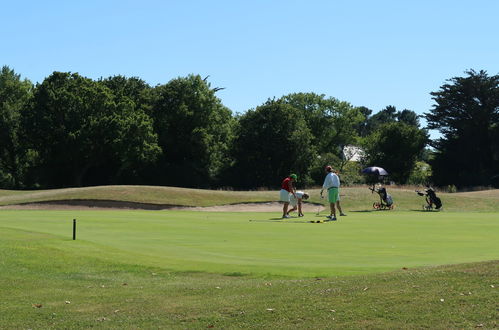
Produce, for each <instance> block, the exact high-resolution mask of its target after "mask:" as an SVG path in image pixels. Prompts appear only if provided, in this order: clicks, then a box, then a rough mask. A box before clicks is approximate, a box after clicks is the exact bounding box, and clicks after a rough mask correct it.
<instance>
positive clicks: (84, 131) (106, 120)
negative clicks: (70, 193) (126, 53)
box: [23, 72, 160, 187]
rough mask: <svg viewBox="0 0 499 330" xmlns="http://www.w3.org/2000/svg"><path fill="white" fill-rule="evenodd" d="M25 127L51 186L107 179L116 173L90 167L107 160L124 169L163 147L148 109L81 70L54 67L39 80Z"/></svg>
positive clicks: (46, 182)
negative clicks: (116, 94)
mask: <svg viewBox="0 0 499 330" xmlns="http://www.w3.org/2000/svg"><path fill="white" fill-rule="evenodd" d="M23 127H24V129H25V134H26V137H27V141H29V143H30V146H31V147H32V148H33V149H34V150H36V152H37V153H38V156H39V166H38V175H39V177H40V182H41V184H42V185H43V186H46V187H61V186H81V185H84V184H86V183H87V182H90V183H92V184H96V183H101V184H107V183H110V182H112V178H109V177H108V178H100V180H95V179H94V178H92V177H89V173H95V172H99V168H101V167H102V166H107V164H108V163H112V164H116V166H117V167H116V168H114V172H115V174H116V173H120V172H121V171H124V170H127V169H130V168H131V167H134V166H136V165H137V164H138V163H141V162H148V161H152V160H154V159H155V157H157V155H158V153H159V152H160V149H159V148H158V146H157V143H156V141H157V136H156V135H155V134H154V132H153V128H152V122H151V119H150V118H149V117H148V116H147V115H146V114H145V113H144V112H141V111H139V110H137V109H135V108H134V104H133V102H131V101H130V100H129V99H121V100H118V102H115V98H114V96H113V94H112V92H111V91H110V90H109V89H108V88H107V87H105V86H104V85H102V84H101V83H98V82H95V81H92V80H91V79H88V78H85V77H82V76H80V75H78V74H76V73H74V74H71V73H64V72H54V73H53V74H52V75H50V76H49V77H48V78H46V79H45V80H44V81H43V82H42V83H41V84H39V85H37V86H36V89H35V92H34V98H33V104H32V106H31V107H30V108H29V109H26V110H25V111H23ZM96 181H97V182H96Z"/></svg>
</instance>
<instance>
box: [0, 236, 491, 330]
mask: <svg viewBox="0 0 499 330" xmlns="http://www.w3.org/2000/svg"><path fill="white" fill-rule="evenodd" d="M2 233H3V234H2V240H0V255H1V260H2V263H1V266H2V269H1V271H2V276H1V277H0V288H1V291H2V300H1V301H0V308H1V310H2V322H1V323H0V328H1V329H29V328H31V329H86V328H97V329H127V328H132V329H150V328H168V329H186V328H189V329H203V328H212V327H213V328H231V329H233V328H249V329H251V328H255V329H257V328H258V329H261V328H279V329H296V328H308V329H326V328H337V329H358V328H377V329H387V328H389V329H401V328H412V329H421V328H431V329H449V328H470V329H471V328H475V327H480V328H482V327H483V328H487V329H492V328H496V327H497V310H496V308H497V286H498V285H499V283H498V281H497V279H498V278H499V263H498V262H497V261H491V262H482V263H470V264H461V265H452V266H440V267H423V268H408V269H399V270H396V271H393V272H389V273H382V274H372V275H362V276H348V277H328V278H305V279H293V280H289V279H288V280H286V279H272V280H268V279H261V278H248V277H244V276H237V274H228V275H221V274H209V273H183V272H172V271H168V270H165V269H163V268H159V267H146V266H143V265H141V264H140V260H137V263H121V262H120V261H119V260H116V261H114V262H112V261H103V260H101V259H100V258H99V257H98V256H95V257H84V258H82V257H81V256H78V255H74V254H72V253H71V251H67V250H62V249H56V248H51V247H50V246H47V244H46V242H47V241H48V240H51V239H53V237H51V236H50V235H46V234H40V233H35V232H31V233H30V232H22V231H17V230H7V231H5V230H4V231H2ZM84 247H85V246H84V245H80V246H79V248H84Z"/></svg>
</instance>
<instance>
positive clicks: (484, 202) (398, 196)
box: [0, 186, 499, 212]
mask: <svg viewBox="0 0 499 330" xmlns="http://www.w3.org/2000/svg"><path fill="white" fill-rule="evenodd" d="M308 192H309V193H310V195H311V198H310V200H309V202H311V203H324V200H323V199H320V197H319V189H310V190H308ZM388 193H390V194H391V195H392V196H393V199H394V201H395V204H396V208H397V209H398V210H422V205H424V204H425V203H426V202H425V200H424V198H423V197H420V196H418V195H417V194H416V193H415V192H414V190H412V189H405V188H393V189H392V188H390V187H389V188H388ZM439 197H440V198H441V199H442V202H443V204H444V210H447V211H460V212H470V211H477V212H499V189H495V190H487V191H477V192H466V193H452V194H451V193H439ZM341 198H342V204H343V205H344V206H345V207H346V208H348V209H349V210H370V209H371V206H372V204H373V202H375V201H379V197H378V195H377V194H372V193H371V191H370V190H369V189H367V186H366V187H345V188H342V189H341ZM61 200H108V201H125V202H136V203H148V204H157V205H180V206H214V205H225V204H236V203H247V202H268V201H277V200H278V192H277V191H222V190H216V191H213V190H203V189H188V188H176V187H154V186H98V187H87V188H67V189H54V190H42V191H9V190H0V205H9V204H19V203H32V202H42V201H45V202H46V201H61Z"/></svg>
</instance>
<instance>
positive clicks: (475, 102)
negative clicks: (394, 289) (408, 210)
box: [425, 70, 499, 187]
mask: <svg viewBox="0 0 499 330" xmlns="http://www.w3.org/2000/svg"><path fill="white" fill-rule="evenodd" d="M465 73H466V74H467V76H465V77H454V78H451V79H449V80H448V83H446V84H444V85H442V86H441V87H440V90H439V91H437V92H432V93H431V95H432V96H433V100H434V101H435V103H436V104H435V105H434V106H433V108H432V109H431V110H430V112H429V113H426V114H425V118H426V120H427V122H428V128H429V129H436V130H438V131H439V132H440V133H441V134H442V137H441V138H439V139H437V140H436V141H434V142H433V144H432V146H433V147H434V148H435V150H436V152H435V156H434V159H433V161H432V162H431V165H432V169H433V180H434V182H435V183H436V184H438V185H450V184H455V185H456V186H458V187H463V186H472V185H489V184H491V180H492V179H493V178H494V176H495V175H498V174H499V170H498V169H499V139H498V136H499V75H495V76H489V75H488V74H487V73H486V71H483V70H482V71H480V72H475V71H474V70H469V71H466V72H465Z"/></svg>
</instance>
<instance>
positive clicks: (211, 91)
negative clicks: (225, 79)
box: [150, 75, 235, 187]
mask: <svg viewBox="0 0 499 330" xmlns="http://www.w3.org/2000/svg"><path fill="white" fill-rule="evenodd" d="M218 90H219V88H212V87H211V85H210V84H209V83H208V82H207V80H206V79H202V78H201V77H200V76H199V75H189V76H188V77H182V78H177V79H174V80H171V81H170V82H168V83H167V84H165V85H160V86H156V87H155V88H154V90H153V96H152V98H153V102H152V107H151V109H150V115H151V117H152V118H153V119H154V126H155V131H156V132H157V134H158V136H159V145H160V146H161V148H162V150H163V155H164V156H163V158H162V160H161V161H160V162H159V163H158V164H157V167H156V172H155V173H156V177H157V178H158V180H159V182H160V183H162V184H166V185H178V186H187V187H208V186H210V185H214V184H217V183H218V182H219V180H220V174H221V173H222V171H223V170H224V168H225V167H227V166H229V165H230V158H229V148H230V145H231V143H232V139H233V126H234V124H235V121H234V118H233V117H232V112H231V111H230V110H229V109H228V108H227V107H225V106H224V105H223V104H222V102H221V100H220V99H219V98H218V97H217V96H216V92H217V91H218Z"/></svg>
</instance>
